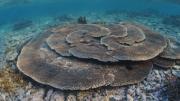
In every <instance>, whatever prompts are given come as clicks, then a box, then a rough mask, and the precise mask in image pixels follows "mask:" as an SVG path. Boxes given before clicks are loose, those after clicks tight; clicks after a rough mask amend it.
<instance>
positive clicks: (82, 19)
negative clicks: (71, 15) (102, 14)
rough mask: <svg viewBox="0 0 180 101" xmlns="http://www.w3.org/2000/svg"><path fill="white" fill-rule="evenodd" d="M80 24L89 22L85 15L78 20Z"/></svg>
mask: <svg viewBox="0 0 180 101" xmlns="http://www.w3.org/2000/svg"><path fill="white" fill-rule="evenodd" d="M77 22H78V24H87V20H86V17H85V16H80V17H79V18H78V20H77Z"/></svg>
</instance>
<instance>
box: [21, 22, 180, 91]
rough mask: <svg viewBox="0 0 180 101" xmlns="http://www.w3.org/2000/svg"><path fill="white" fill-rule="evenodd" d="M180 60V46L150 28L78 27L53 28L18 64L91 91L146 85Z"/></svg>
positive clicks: (35, 75) (34, 74)
mask: <svg viewBox="0 0 180 101" xmlns="http://www.w3.org/2000/svg"><path fill="white" fill-rule="evenodd" d="M179 60H180V43H178V42H177V41H176V40H175V39H168V38H166V37H164V36H162V35H160V34H158V33H157V32H154V31H152V30H150V29H148V28H147V27H145V26H142V25H139V24H134V23H129V22H122V23H119V24H109V25H104V26H103V25H97V24H74V25H67V26H63V27H55V28H52V29H50V30H48V31H46V32H45V33H42V34H40V35H38V36H37V37H36V38H33V39H32V40H31V41H30V42H29V43H27V44H26V45H25V46H24V47H23V49H22V50H21V53H20V55H19V57H18V60H17V66H18V68H19V70H20V71H21V72H23V73H24V74H25V75H27V76H29V77H31V78H32V79H34V80H35V81H37V82H39V83H42V84H45V85H50V86H52V87H55V88H58V89H62V90H88V89H92V88H97V87H101V86H122V85H129V84H135V83H138V82H140V81H142V80H143V79H144V78H145V77H146V76H147V75H148V74H149V72H150V71H151V69H152V67H153V66H155V65H156V66H159V67H163V68H170V67H172V66H174V65H175V64H176V63H179Z"/></svg>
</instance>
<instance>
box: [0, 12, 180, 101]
mask: <svg viewBox="0 0 180 101" xmlns="http://www.w3.org/2000/svg"><path fill="white" fill-rule="evenodd" d="M81 15H88V16H87V21H88V23H97V22H98V23H118V22H121V21H133V22H134V21H135V22H138V23H140V24H144V25H146V26H148V27H150V28H151V29H152V30H155V31H157V32H160V33H161V34H163V35H165V36H169V37H175V38H177V39H178V40H180V24H179V26H178V24H175V23H173V20H177V19H179V20H177V21H179V22H177V21H175V22H177V23H180V16H176V17H174V16H173V17H172V16H171V17H172V18H171V17H168V15H167V16H163V17H162V16H161V15H159V14H158V13H157V14H151V13H149V12H148V13H146V14H145V13H127V12H126V13H125V12H116V11H107V12H105V13H98V14H97V13H93V12H86V13H84V14H82V13H81ZM81 15H78V14H77V15H62V16H56V17H51V16H45V17H41V18H39V19H34V20H32V25H30V26H28V27H26V28H22V29H20V30H12V29H13V25H14V24H12V23H10V24H6V25H1V26H0V69H1V71H0V72H1V73H2V72H4V71H5V70H6V69H5V70H4V69H3V68H9V69H10V71H11V70H12V71H16V72H15V74H13V75H15V76H16V74H17V76H23V78H22V80H23V81H22V82H25V83H22V82H21V83H19V82H16V81H13V80H9V81H8V84H9V85H13V87H12V86H10V89H11V88H12V89H13V90H6V89H7V88H5V87H4V88H3V86H2V84H0V85H1V86H0V87H1V88H0V101H168V100H169V98H170V95H169V94H168V91H167V90H168V89H167V84H168V83H167V82H169V81H168V80H169V79H168V78H173V77H174V75H173V74H172V71H171V70H164V69H159V68H154V69H153V70H152V72H151V73H150V74H149V76H148V77H147V78H146V79H145V80H144V81H142V82H141V83H139V84H136V85H129V86H124V87H115V88H110V87H107V88H106V87H103V88H98V89H95V90H90V91H61V90H58V89H54V88H52V87H47V86H44V85H41V84H39V83H36V82H33V80H31V79H30V78H27V77H24V75H23V74H20V73H19V72H18V70H17V68H16V66H15V64H13V62H14V60H15V59H16V57H17V55H18V49H19V48H20V47H21V45H23V43H24V42H26V41H27V40H28V39H30V38H32V37H33V36H36V35H37V34H39V33H40V32H43V31H45V30H46V29H48V28H50V27H52V26H57V25H63V24H69V23H76V22H77V18H78V17H79V16H81ZM175 18H176V19H175ZM27 20H28V19H27ZM17 23H18V22H17ZM174 24H175V25H174ZM176 69H177V68H176ZM174 72H176V73H178V71H175V69H174V68H173V73H174ZM7 73H9V72H7ZM10 73H11V72H10ZM2 74H5V75H6V72H5V73H2ZM19 74H20V75H19ZM175 76H176V75H175ZM4 77H5V76H4ZM9 77H12V76H9ZM2 78H3V77H2V76H0V79H1V80H2ZM13 78H14V77H12V78H10V79H13ZM6 79H7V78H5V80H6ZM0 83H2V82H1V81H0ZM14 84H16V85H15V87H14Z"/></svg>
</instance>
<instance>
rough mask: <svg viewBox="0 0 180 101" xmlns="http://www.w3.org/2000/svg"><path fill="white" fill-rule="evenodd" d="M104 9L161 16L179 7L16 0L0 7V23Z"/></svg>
mask: <svg viewBox="0 0 180 101" xmlns="http://www.w3.org/2000/svg"><path fill="white" fill-rule="evenodd" d="M7 1H8V0H7ZM7 1H6V2H7ZM20 1H22V2H20ZM25 1H27V2H25ZM169 1H171V0H169ZM174 1H175V0H174ZM2 2H3V1H2ZM11 2H12V3H11ZM107 10H118V11H131V12H142V11H143V12H146V11H147V12H148V11H149V10H151V11H154V13H157V12H158V13H160V14H164V15H176V14H178V15H180V4H178V3H177V2H168V1H167V0H39V1H38V0H36V1H35V0H17V2H16V1H15V0H9V2H8V3H5V4H4V5H1V8H0V19H1V20H0V24H1V25H2V24H4V23H12V22H15V21H19V20H22V19H34V18H38V17H42V16H56V15H62V14H81V13H82V12H105V11H107Z"/></svg>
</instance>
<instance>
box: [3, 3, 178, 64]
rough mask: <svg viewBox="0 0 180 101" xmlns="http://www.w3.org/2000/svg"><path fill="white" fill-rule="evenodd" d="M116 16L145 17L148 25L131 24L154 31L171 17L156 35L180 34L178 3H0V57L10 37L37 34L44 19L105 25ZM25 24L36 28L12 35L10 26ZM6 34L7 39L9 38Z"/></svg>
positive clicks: (116, 19)
mask: <svg viewBox="0 0 180 101" xmlns="http://www.w3.org/2000/svg"><path fill="white" fill-rule="evenodd" d="M93 13H94V14H95V15H92V14H93ZM102 13H104V14H106V15H107V16H106V15H101V14H102ZM116 13H120V14H121V13H128V14H129V18H128V20H131V17H135V16H145V17H147V19H146V20H147V21H148V22H147V21H144V20H143V19H141V18H139V19H135V20H138V21H140V22H142V23H145V24H147V25H151V27H152V28H155V29H158V28H157V25H158V24H159V25H161V23H162V22H158V21H159V19H161V20H162V19H163V18H166V17H168V16H170V17H171V16H175V17H172V19H171V18H170V19H167V20H164V21H165V22H164V24H168V25H171V26H173V27H171V28H169V27H167V28H166V25H165V26H164V27H162V28H161V27H159V29H160V30H158V31H164V30H163V29H169V31H165V33H170V34H171V35H174V36H176V34H177V33H180V31H179V30H180V0H1V1H0V57H2V56H1V55H2V54H3V52H4V50H5V48H6V45H5V44H7V43H8V42H6V40H7V38H8V40H11V39H12V37H13V36H17V35H22V36H23V35H25V36H26V35H28V34H27V33H37V32H39V31H41V30H40V29H41V26H37V25H38V24H39V25H40V24H41V23H46V21H41V22H38V23H37V21H39V20H43V19H44V18H46V17H47V18H48V17H51V18H56V17H58V16H63V15H71V16H75V18H77V17H78V16H86V17H87V18H88V20H99V19H100V20H102V19H103V21H107V22H109V21H115V22H118V21H121V20H122V19H123V18H120V17H119V16H116ZM90 14H91V15H90ZM108 14H112V15H113V14H114V16H110V17H109V18H108ZM152 15H153V16H154V15H155V16H156V15H157V17H156V18H153V19H152V18H151V16H152ZM105 16H106V17H105ZM105 18H106V19H105ZM104 19H105V20H104ZM27 20H28V21H32V22H33V23H35V22H36V24H34V26H37V27H34V29H33V28H31V30H27V31H24V32H21V33H20V34H19V32H18V31H12V27H13V26H14V24H16V23H19V22H22V21H27ZM59 20H64V18H62V17H60V19H59ZM66 20H69V19H66ZM133 20H134V19H133ZM150 20H151V21H150ZM152 20H153V21H152ZM169 20H170V21H169ZM166 21H168V22H166ZM47 22H48V21H47ZM55 22H56V21H55ZM155 25H156V26H155ZM4 26H10V27H4ZM174 27H177V28H176V29H178V30H175V29H174ZM4 30H5V31H4ZM37 30H38V31H37ZM9 33H10V34H11V35H9ZM163 33H164V32H163ZM179 39H180V38H179ZM16 40H19V39H16ZM0 64H1V59H0Z"/></svg>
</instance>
